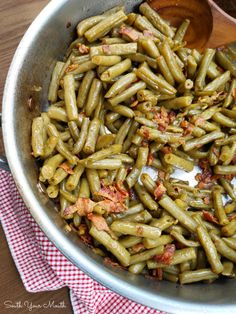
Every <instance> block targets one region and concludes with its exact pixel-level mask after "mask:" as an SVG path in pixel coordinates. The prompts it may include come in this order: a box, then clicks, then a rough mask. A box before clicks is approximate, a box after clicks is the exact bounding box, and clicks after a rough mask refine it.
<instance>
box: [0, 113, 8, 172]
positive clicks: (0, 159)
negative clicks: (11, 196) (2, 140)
mask: <svg viewBox="0 0 236 314" xmlns="http://www.w3.org/2000/svg"><path fill="white" fill-rule="evenodd" d="M1 127H2V113H1V112H0V128H1ZM0 135H1V137H2V134H0ZM0 169H3V170H5V171H9V172H10V168H9V165H8V162H7V158H6V157H5V156H3V155H0Z"/></svg>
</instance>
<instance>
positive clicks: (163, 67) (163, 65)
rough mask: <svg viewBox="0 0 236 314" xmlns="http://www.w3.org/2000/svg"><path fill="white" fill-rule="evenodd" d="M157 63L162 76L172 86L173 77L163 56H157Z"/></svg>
mask: <svg viewBox="0 0 236 314" xmlns="http://www.w3.org/2000/svg"><path fill="white" fill-rule="evenodd" d="M156 60H157V65H158V67H159V69H160V72H161V74H162V75H163V76H164V78H165V80H166V81H167V82H168V83H169V84H170V85H172V86H174V85H175V80H174V77H173V75H172V73H171V71H170V69H169V67H168V65H167V63H166V61H165V58H164V57H163V56H157V59H156Z"/></svg>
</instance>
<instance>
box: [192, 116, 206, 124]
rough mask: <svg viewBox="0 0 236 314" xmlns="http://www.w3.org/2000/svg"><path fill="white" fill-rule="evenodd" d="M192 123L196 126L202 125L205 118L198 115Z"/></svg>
mask: <svg viewBox="0 0 236 314" xmlns="http://www.w3.org/2000/svg"><path fill="white" fill-rule="evenodd" d="M194 124H195V125H196V126H202V125H204V124H205V120H204V119H203V118H201V117H199V118H197V119H196V120H195V121H194Z"/></svg>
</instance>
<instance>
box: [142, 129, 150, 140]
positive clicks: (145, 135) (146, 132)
mask: <svg viewBox="0 0 236 314" xmlns="http://www.w3.org/2000/svg"><path fill="white" fill-rule="evenodd" d="M141 130H142V131H143V136H144V137H145V138H146V139H149V138H150V132H149V131H148V129H147V128H146V127H145V126H142V127H141Z"/></svg>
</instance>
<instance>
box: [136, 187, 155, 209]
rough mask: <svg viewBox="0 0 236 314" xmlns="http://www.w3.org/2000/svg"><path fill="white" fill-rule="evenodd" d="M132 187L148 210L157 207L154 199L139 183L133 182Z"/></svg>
mask: <svg viewBox="0 0 236 314" xmlns="http://www.w3.org/2000/svg"><path fill="white" fill-rule="evenodd" d="M134 189H135V191H136V193H137V195H138V197H139V199H140V200H141V202H142V203H143V205H144V206H145V207H147V208H148V209H150V210H157V209H158V205H157V203H156V202H155V201H154V199H153V198H152V197H151V195H150V194H149V193H148V192H147V191H146V190H145V189H144V188H143V187H142V186H141V185H139V183H135V185H134Z"/></svg>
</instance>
